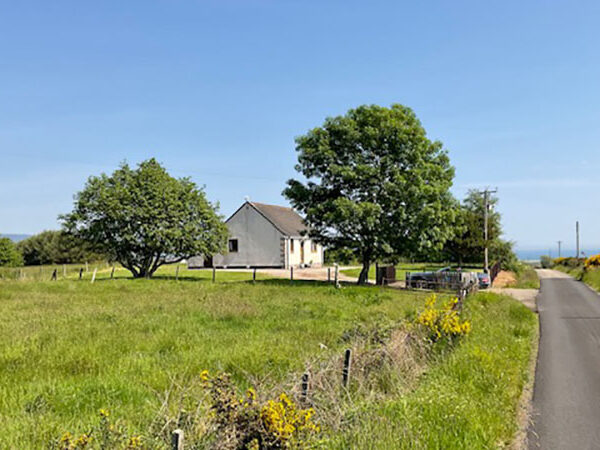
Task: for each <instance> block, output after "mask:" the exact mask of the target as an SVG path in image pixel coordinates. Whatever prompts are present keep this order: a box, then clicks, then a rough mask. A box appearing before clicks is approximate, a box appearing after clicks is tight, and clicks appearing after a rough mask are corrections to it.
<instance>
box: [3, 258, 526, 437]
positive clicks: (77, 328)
mask: <svg viewBox="0 0 600 450" xmlns="http://www.w3.org/2000/svg"><path fill="white" fill-rule="evenodd" d="M110 270H111V269H110V268H107V267H104V268H102V270H101V271H99V272H98V275H97V281H96V282H95V283H94V284H92V283H90V282H89V276H90V273H88V274H86V276H87V277H88V278H87V279H86V280H84V281H78V280H77V279H76V276H75V277H74V279H67V280H59V281H58V282H50V281H44V282H34V281H29V282H26V281H1V282H0V380H1V381H2V382H1V383H0V423H1V424H2V428H1V430H0V448H43V446H44V445H46V444H47V443H48V441H49V440H51V439H55V438H57V437H60V436H61V435H62V433H63V432H64V431H66V430H69V431H71V432H78V433H82V432H84V431H87V429H88V428H89V427H90V426H91V425H92V424H95V423H97V420H98V411H99V409H101V408H107V409H109V410H110V411H111V415H112V416H113V417H118V418H122V419H123V420H124V421H125V422H126V424H127V427H128V429H129V430H130V431H131V432H137V433H141V434H144V433H145V432H146V431H147V430H148V427H149V425H150V424H151V422H152V421H153V419H155V418H156V415H157V411H158V410H159V409H160V407H161V403H162V401H163V397H164V394H165V392H167V391H170V390H173V389H174V386H185V385H186V384H187V383H190V382H192V380H195V379H197V377H198V374H199V373H200V371H201V370H203V369H209V370H210V371H211V372H218V371H226V372H229V373H231V374H232V375H233V380H234V382H235V383H236V385H237V386H238V387H239V388H240V389H244V388H246V387H249V386H250V385H257V384H259V385H261V386H263V387H264V388H265V389H266V390H268V389H269V388H270V387H272V386H276V385H278V384H279V383H282V382H283V380H285V379H287V378H288V377H289V375H290V374H292V373H301V372H302V371H303V370H304V367H305V364H306V362H307V361H309V360H312V359H314V358H315V357H323V358H328V357H330V356H331V355H338V354H340V353H341V351H342V350H343V348H345V346H347V345H348V343H347V342H346V341H345V340H344V339H342V338H343V336H347V335H353V333H355V330H356V329H357V327H358V328H361V327H362V328H365V329H366V328H369V327H370V328H373V327H377V326H379V324H381V323H393V322H397V321H400V320H402V319H404V318H406V317H412V316H414V314H415V311H417V310H418V309H419V308H420V307H421V305H422V304H423V300H424V294H423V293H412V292H406V291H397V290H392V289H380V288H376V287H356V286H346V287H344V288H343V289H341V290H336V289H335V288H333V287H332V286H330V285H325V284H320V283H316V282H294V283H293V284H291V283H290V282H289V281H285V280H260V281H259V282H257V283H256V284H252V283H251V282H249V281H247V280H249V279H250V277H251V274H249V273H246V272H240V273H236V272H227V273H224V272H218V274H217V277H218V279H217V283H212V282H211V281H210V279H211V277H212V274H211V272H210V271H193V272H192V271H184V270H181V272H180V281H175V280H173V279H172V278H173V277H174V273H175V268H174V267H169V268H166V269H164V270H162V271H161V273H159V274H158V278H157V279H152V280H131V279H128V278H126V273H125V272H124V271H118V272H117V274H116V275H117V276H116V277H115V279H114V280H110V279H109V277H110ZM466 314H467V316H469V317H471V318H472V321H473V329H474V331H473V334H472V336H469V337H467V338H466V340H465V341H464V343H461V344H459V345H458V347H457V348H456V349H454V350H453V351H452V352H446V353H444V354H439V355H436V356H435V357H432V359H431V361H430V362H429V363H428V364H429V365H430V368H429V369H428V371H427V372H426V374H425V375H424V376H423V378H422V381H421V382H420V383H419V384H418V386H417V387H416V389H415V390H414V391H413V392H410V393H406V394H405V395H403V396H402V397H390V398H388V399H387V400H386V401H384V402H381V396H379V397H377V398H378V400H377V401H374V400H373V398H371V397H368V396H367V397H361V396H357V397H356V398H355V399H353V400H352V402H351V404H350V406H348V405H346V406H345V407H349V408H350V409H349V410H348V412H347V413H344V414H350V415H351V416H352V417H355V418H356V417H360V420H349V421H348V422H347V426H345V427H343V428H342V429H341V430H338V431H336V432H335V433H331V432H327V430H326V431H324V437H325V439H326V440H327V442H328V444H327V446H328V447H334V446H339V447H340V448H342V447H346V448H347V446H348V444H349V443H351V442H354V441H355V442H356V443H357V446H358V447H362V448H390V447H389V445H390V444H391V443H392V442H395V441H393V439H395V438H396V437H397V436H401V437H402V438H403V439H409V438H410V440H407V441H404V442H405V444H402V445H405V446H406V443H409V442H413V443H414V444H415V447H416V448H428V446H429V445H431V444H432V443H435V442H438V443H443V444H444V445H437V446H434V448H484V447H485V446H484V447H481V446H480V445H479V444H481V443H492V442H494V443H495V442H505V441H507V440H510V438H511V436H512V433H513V432H514V429H515V420H514V413H515V407H516V400H517V398H518V395H519V393H520V389H521V387H522V386H523V384H524V383H525V381H526V378H527V374H526V360H527V359H528V356H529V349H530V343H531V339H532V338H531V336H532V333H533V330H534V329H535V316H534V315H533V314H531V313H529V312H528V310H526V309H525V308H524V307H522V306H521V305H519V304H517V303H516V302H514V301H513V300H510V299H508V298H503V297H497V296H493V295H490V294H479V295H478V296H477V297H475V298H472V299H470V300H469V303H468V305H467V311H466ZM432 400H434V401H433V402H432ZM317 409H318V408H317ZM356 414H358V416H355V415H356ZM349 417H350V416H349ZM367 433H368V434H367ZM371 434H372V436H373V440H372V441H371V440H370V439H369V440H367V439H365V438H366V437H367V436H369V435H371ZM401 442H402V441H401ZM371 443H373V444H374V445H373V446H372V445H370V444H371ZM375 444H376V445H375ZM471 444H473V445H471ZM411 445H412V444H411ZM453 445H454V446H453ZM429 448H431V447H429Z"/></svg>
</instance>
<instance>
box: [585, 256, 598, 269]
mask: <svg viewBox="0 0 600 450" xmlns="http://www.w3.org/2000/svg"><path fill="white" fill-rule="evenodd" d="M597 267H600V254H598V255H593V256H590V257H589V258H588V259H586V260H585V268H586V269H595V268H597Z"/></svg>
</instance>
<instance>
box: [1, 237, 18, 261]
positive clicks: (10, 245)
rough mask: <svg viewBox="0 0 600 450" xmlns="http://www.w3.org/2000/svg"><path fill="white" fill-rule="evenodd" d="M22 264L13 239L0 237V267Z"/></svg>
mask: <svg viewBox="0 0 600 450" xmlns="http://www.w3.org/2000/svg"><path fill="white" fill-rule="evenodd" d="M22 265H23V257H22V256H21V253H20V252H19V250H18V249H17V246H16V245H15V243H14V242H13V241H11V240H10V239H9V238H7V237H0V267H3V266H5V267H17V266H22Z"/></svg>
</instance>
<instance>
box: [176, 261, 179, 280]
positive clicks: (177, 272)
mask: <svg viewBox="0 0 600 450" xmlns="http://www.w3.org/2000/svg"><path fill="white" fill-rule="evenodd" d="M175 281H179V264H177V268H176V269H175Z"/></svg>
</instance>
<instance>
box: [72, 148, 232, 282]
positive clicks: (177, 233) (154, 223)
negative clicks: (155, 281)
mask: <svg viewBox="0 0 600 450" xmlns="http://www.w3.org/2000/svg"><path fill="white" fill-rule="evenodd" d="M217 210H218V208H217V206H215V205H212V204H211V203H210V202H209V201H208V200H207V199H206V197H205V194H204V191H203V190H202V189H200V188H199V187H198V186H196V184H194V183H193V182H192V181H190V180H189V179H188V178H179V179H176V178H173V177H171V176H170V175H169V174H168V173H167V171H166V170H165V169H164V168H163V167H162V166H161V165H160V164H159V163H158V162H157V161H156V160H155V159H150V160H147V161H144V162H142V163H141V164H139V166H138V167H137V168H136V169H132V168H131V167H129V165H127V164H125V163H123V164H122V165H121V167H120V168H119V169H117V170H116V171H115V172H114V173H113V174H112V175H110V176H109V175H106V174H102V175H100V176H93V177H90V178H89V179H88V181H87V183H86V185H85V188H84V189H83V190H82V191H81V192H79V193H78V194H77V195H76V197H75V205H74V209H73V212H71V213H70V214H67V215H64V216H61V219H62V221H63V223H64V227H65V229H66V230H67V231H68V232H69V233H72V234H73V235H75V236H76V237H78V238H81V239H83V240H85V241H87V242H89V243H91V244H92V245H94V246H97V247H99V248H100V249H101V250H102V251H103V252H105V253H106V254H108V255H109V256H110V258H111V259H113V260H115V261H118V262H119V263H121V264H122V265H123V267H125V268H127V269H128V270H129V271H130V272H131V273H132V274H133V276H134V277H135V278H141V277H146V278H149V277H151V276H152V275H153V274H154V272H155V271H156V270H157V269H158V268H159V267H160V266H162V265H164V264H171V263H175V262H179V261H181V260H182V259H186V258H189V257H191V256H194V255H200V254H203V255H212V254H215V253H219V252H221V251H223V250H224V249H225V243H226V242H227V227H226V225H225V224H224V223H223V221H222V218H221V216H220V215H219V214H218V212H217Z"/></svg>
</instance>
